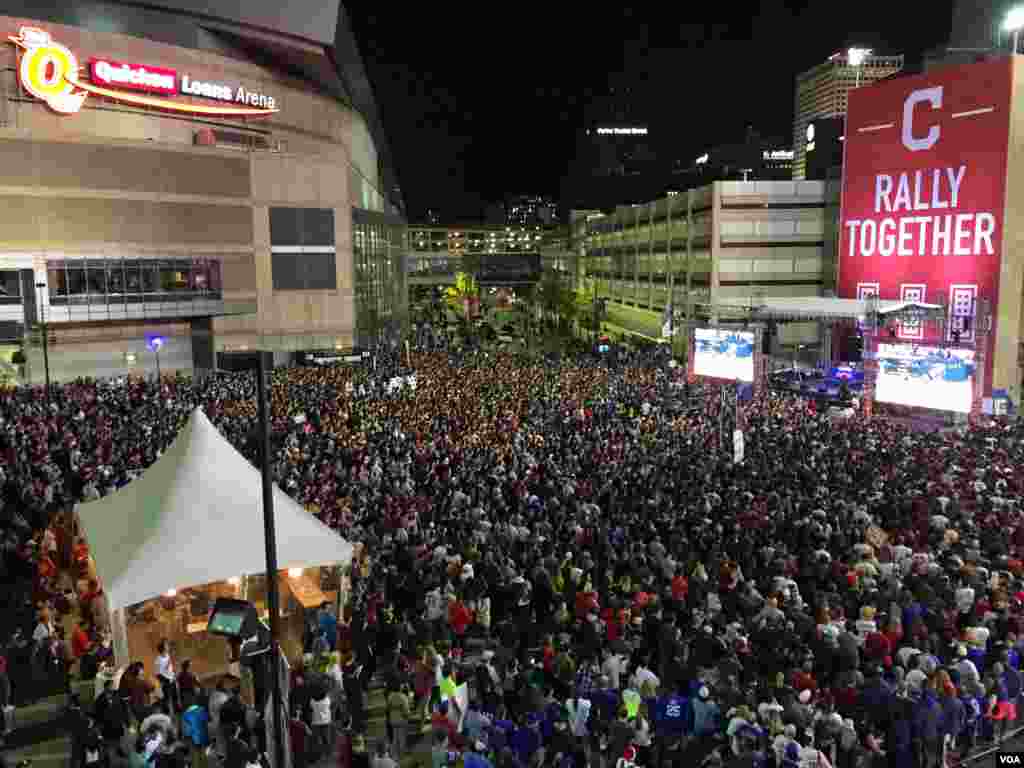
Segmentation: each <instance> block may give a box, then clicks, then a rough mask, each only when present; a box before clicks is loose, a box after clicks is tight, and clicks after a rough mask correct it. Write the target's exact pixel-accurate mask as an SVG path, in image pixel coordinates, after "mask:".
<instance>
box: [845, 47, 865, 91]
mask: <svg viewBox="0 0 1024 768" xmlns="http://www.w3.org/2000/svg"><path fill="white" fill-rule="evenodd" d="M870 55H871V49H870V48H850V49H849V50H847V51H846V63H847V64H849V65H850V66H851V67H853V69H854V71H856V73H857V82H856V84H855V85H854V88H859V87H860V68H861V65H863V64H864V60H865V59H866V58H867V57H868V56H870Z"/></svg>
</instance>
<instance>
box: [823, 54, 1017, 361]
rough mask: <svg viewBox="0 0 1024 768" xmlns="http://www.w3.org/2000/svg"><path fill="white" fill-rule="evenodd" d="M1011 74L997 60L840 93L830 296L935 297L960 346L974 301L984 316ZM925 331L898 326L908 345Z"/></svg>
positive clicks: (973, 324) (996, 253) (975, 312)
mask: <svg viewBox="0 0 1024 768" xmlns="http://www.w3.org/2000/svg"><path fill="white" fill-rule="evenodd" d="M1011 72H1012V71H1011V62H1010V60H1009V59H1002V60H999V61H991V62H984V63H980V64H971V65H968V66H963V67H952V68H947V69H940V70H936V71H935V72H931V73H928V74H924V75H916V76H913V77H904V78H896V79H893V80H889V81H885V82H882V83H878V84H875V85H872V86H868V87H865V88H859V89H857V90H855V91H852V92H851V93H850V96H849V110H848V115H847V121H846V137H845V150H844V151H845V160H844V175H843V199H842V218H841V238H840V252H839V281H838V282H839V285H838V289H839V295H840V296H842V297H844V298H865V297H866V296H868V295H870V294H872V293H874V294H876V295H878V296H879V298H882V299H896V300H904V301H922V302H930V303H939V302H941V301H943V300H945V302H946V303H947V304H948V306H949V315H950V316H949V318H948V320H947V323H946V324H945V327H946V335H947V339H949V338H950V337H951V336H952V335H953V332H954V331H955V332H956V334H957V336H958V337H959V339H960V341H961V342H962V343H972V342H974V341H975V333H976V330H977V322H978V321H979V320H980V306H979V304H980V300H981V299H988V300H989V301H990V302H991V308H992V314H993V316H994V315H995V303H996V299H997V298H998V288H999V285H998V281H999V269H1000V263H1001V259H1002V247H1003V243H1002V234H1003V208H1004V197H1005V188H1006V162H1007V148H1008V143H1009V120H1010V94H1011V78H1012V74H1011ZM993 331H994V329H993ZM934 334H935V331H932V332H931V333H929V332H927V331H926V329H925V326H924V324H922V323H920V322H917V323H912V322H905V323H904V324H903V325H902V326H901V327H900V328H899V329H898V335H899V336H900V338H903V339H908V340H925V339H928V340H932V341H934V340H935V338H934ZM993 335H994V332H993ZM929 337H930V338H929ZM990 365H991V364H989V367H990ZM986 378H989V377H986Z"/></svg>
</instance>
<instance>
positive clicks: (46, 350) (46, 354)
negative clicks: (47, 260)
mask: <svg viewBox="0 0 1024 768" xmlns="http://www.w3.org/2000/svg"><path fill="white" fill-rule="evenodd" d="M45 287H46V283H36V304H38V305H39V326H40V328H42V331H43V371H44V372H45V376H46V407H47V408H49V407H50V346H49V341H50V340H49V338H47V337H48V336H49V335H50V334H49V331H48V329H47V327H46V310H45V309H44V308H43V302H42V301H40V300H39V292H40V291H41V290H42V289H43V288H45Z"/></svg>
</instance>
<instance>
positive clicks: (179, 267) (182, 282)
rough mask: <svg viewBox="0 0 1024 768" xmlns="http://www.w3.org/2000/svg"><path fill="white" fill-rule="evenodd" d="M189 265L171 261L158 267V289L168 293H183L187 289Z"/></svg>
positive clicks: (184, 262) (185, 262) (183, 262)
mask: <svg viewBox="0 0 1024 768" xmlns="http://www.w3.org/2000/svg"><path fill="white" fill-rule="evenodd" d="M189 271H190V270H189V263H188V262H187V261H171V262H167V263H165V264H163V265H162V266H161V267H160V288H161V290H163V291H165V292H168V293H183V292H185V291H187V290H188V288H189Z"/></svg>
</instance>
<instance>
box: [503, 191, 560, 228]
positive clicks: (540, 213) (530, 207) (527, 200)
mask: <svg viewBox="0 0 1024 768" xmlns="http://www.w3.org/2000/svg"><path fill="white" fill-rule="evenodd" d="M557 222H558V206H557V204H556V203H555V200H554V198H551V197H547V196H545V195H518V196H516V197H511V198H509V199H508V201H507V202H506V203H505V224H507V225H508V226H510V227H546V226H549V225H551V224H555V223H557Z"/></svg>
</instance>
